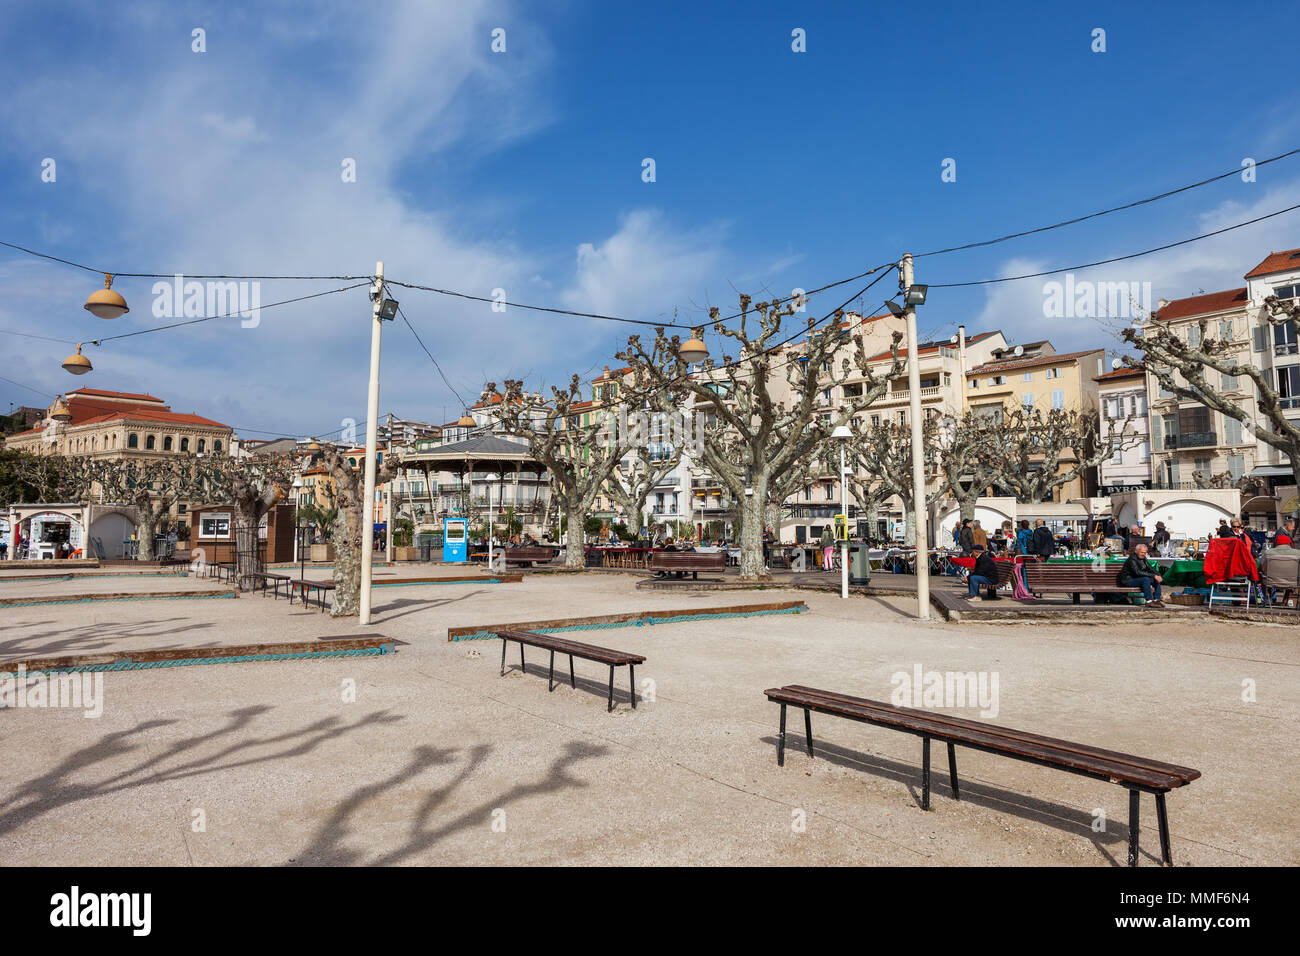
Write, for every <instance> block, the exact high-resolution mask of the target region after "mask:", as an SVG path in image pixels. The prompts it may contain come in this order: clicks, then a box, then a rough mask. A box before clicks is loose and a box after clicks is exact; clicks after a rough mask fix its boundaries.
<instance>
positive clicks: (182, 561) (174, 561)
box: [158, 554, 190, 574]
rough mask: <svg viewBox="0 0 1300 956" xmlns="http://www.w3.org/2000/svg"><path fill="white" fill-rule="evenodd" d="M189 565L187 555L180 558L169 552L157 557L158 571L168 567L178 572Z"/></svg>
mask: <svg viewBox="0 0 1300 956" xmlns="http://www.w3.org/2000/svg"><path fill="white" fill-rule="evenodd" d="M189 565H190V559H189V558H188V557H183V558H182V557H178V556H176V555H174V554H169V555H168V556H167V557H165V558H159V559H158V570H159V571H166V570H168V569H171V570H173V571H175V573H177V574H180V573H181V572H182V571H184V570H185V569H186V568H188V567H189Z"/></svg>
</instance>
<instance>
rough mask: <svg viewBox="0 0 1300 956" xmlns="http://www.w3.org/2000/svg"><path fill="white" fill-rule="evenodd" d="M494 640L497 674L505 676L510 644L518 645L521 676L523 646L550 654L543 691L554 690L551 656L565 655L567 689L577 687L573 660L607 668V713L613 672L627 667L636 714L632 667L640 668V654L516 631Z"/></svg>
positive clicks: (504, 632) (611, 705)
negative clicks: (497, 649)
mask: <svg viewBox="0 0 1300 956" xmlns="http://www.w3.org/2000/svg"><path fill="white" fill-rule="evenodd" d="M496 633H497V637H499V638H501V674H502V676H505V672H506V648H507V647H509V645H510V642H511V641H515V642H517V643H518V644H519V669H520V670H521V671H523V672H524V673H525V674H526V673H528V668H527V666H526V665H525V664H524V645H525V644H529V645H531V646H533V647H540V648H542V649H543V650H548V651H550V652H551V667H550V673H549V675H548V676H547V680H546V689H547V690H548V691H553V690H555V652H556V651H559V652H560V653H561V654H568V655H569V685H570V686H571V687H577V686H578V684H577V679H576V678H575V677H574V675H573V659H574V658H575V657H581V658H583V659H584V660H588V661H595V662H596V663H598V664H608V665H609V707H608V709H609V710H613V709H614V668H615V667H622V666H624V665H627V669H628V677H629V688H630V690H631V693H632V709H633V710H636V665H637V664H644V663H645V658H644V657H642V656H641V655H640V654H629V653H628V652H627V651H616V650H613V649H612V648H608V647H597V646H596V645H595V644H583V643H580V642H579V641H571V640H569V639H568V638H565V637H559V636H557V635H554V634H539V633H537V632H536V631H520V630H513V629H510V630H501V631H497V632H496Z"/></svg>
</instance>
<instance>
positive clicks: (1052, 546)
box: [1031, 518, 1056, 561]
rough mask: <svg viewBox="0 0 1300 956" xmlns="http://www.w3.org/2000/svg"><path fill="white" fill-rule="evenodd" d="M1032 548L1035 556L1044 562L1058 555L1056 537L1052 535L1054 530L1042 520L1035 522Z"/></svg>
mask: <svg viewBox="0 0 1300 956" xmlns="http://www.w3.org/2000/svg"><path fill="white" fill-rule="evenodd" d="M1031 547H1032V549H1033V552H1034V554H1036V555H1038V556H1039V557H1040V558H1042V559H1043V560H1044V561H1046V560H1047V559H1048V558H1050V557H1051V556H1052V555H1054V554H1056V536H1055V535H1053V534H1052V529H1051V528H1049V527H1047V525H1046V524H1044V523H1043V519H1042V518H1039V519H1038V520H1037V521H1036V522H1034V540H1033V543H1032V545H1031Z"/></svg>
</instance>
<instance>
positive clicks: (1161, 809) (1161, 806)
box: [1156, 793, 1174, 866]
mask: <svg viewBox="0 0 1300 956" xmlns="http://www.w3.org/2000/svg"><path fill="white" fill-rule="evenodd" d="M1156 820H1157V821H1158V822H1159V824H1160V862H1161V863H1162V864H1164V865H1165V866H1173V865H1174V855H1173V853H1172V852H1171V851H1170V849H1169V815H1168V813H1167V812H1166V811H1165V795H1164V794H1163V793H1157V794H1156Z"/></svg>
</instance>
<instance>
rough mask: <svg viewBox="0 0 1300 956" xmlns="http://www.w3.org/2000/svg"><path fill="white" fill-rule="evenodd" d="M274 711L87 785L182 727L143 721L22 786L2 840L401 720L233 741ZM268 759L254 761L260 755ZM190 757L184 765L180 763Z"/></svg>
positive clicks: (337, 722)
mask: <svg viewBox="0 0 1300 956" xmlns="http://www.w3.org/2000/svg"><path fill="white" fill-rule="evenodd" d="M273 709H274V708H272V707H269V706H266V705H256V706H250V707H241V708H239V709H238V710H234V711H231V712H230V713H229V714H228V715H227V719H226V722H225V724H224V725H222V726H221V727H218V728H217V729H215V730H213V731H211V732H210V733H206V734H199V735H197V736H193V737H188V738H185V739H182V740H177V741H174V742H172V743H169V744H168V745H167V746H166V747H164V748H163V749H162V750H161V752H159V753H158V754H156V755H154V756H144V757H143V758H142V759H140V760H139V761H138V762H137V763H136V764H135V765H134V766H131V767H129V768H128V769H126V770H122V771H119V772H116V773H111V772H110V773H107V774H106V775H105V776H104V777H103V779H100V780H97V781H92V782H82V779H80V778H84V777H85V776H86V774H87V772H88V771H91V770H92V769H94V768H95V767H96V766H97V765H101V764H105V763H106V762H107V761H109V760H112V759H114V758H118V757H122V756H124V755H127V754H130V753H132V752H133V751H141V750H142V749H143V748H144V747H145V746H146V745H147V743H148V741H147V739H146V735H147V734H148V733H149V732H150V731H154V730H158V729H159V728H163V727H168V726H171V725H173V724H176V723H178V721H177V720H174V719H173V720H162V719H155V720H146V721H142V722H140V723H138V724H136V725H135V726H134V727H132V728H130V729H128V730H122V731H115V732H113V733H110V734H107V735H105V736H103V737H101V738H100V739H99V740H97V741H95V742H94V743H92V744H89V745H87V746H85V747H81V748H79V749H78V750H75V751H73V752H72V753H71V754H69V755H68V756H67V757H65V758H64V759H63V760H61V761H60V762H59V763H58V764H56V765H55V766H53V767H51V768H50V769H49V770H48V771H46V772H45V773H43V774H41V775H40V776H38V777H36V778H34V779H32V780H30V781H28V782H26V783H23V784H20V785H19V786H17V787H16V788H15V789H14V790H13V791H12V792H11V793H10V794H9V795H7V796H3V797H0V836H2V835H4V834H6V833H9V832H12V831H14V830H16V829H18V828H20V827H22V826H25V825H27V824H28V823H30V822H32V821H33V820H35V819H37V818H38V817H40V816H42V815H43V814H46V813H50V812H52V811H55V810H59V809H61V808H63V807H66V806H69V805H70V804H74V803H77V802H80V801H83V800H93V799H96V798H98V797H104V796H109V795H111V794H114V793H118V792H122V791H127V790H133V789H136V788H137V787H143V786H148V785H151V784H159V783H167V782H170V781H174V780H183V779H186V778H189V777H196V776H204V775H208V774H217V773H222V772H224V771H227V770H233V769H235V768H238V767H248V766H252V765H255V764H263V763H270V762H272V761H278V760H284V759H287V758H291V757H296V756H302V755H304V754H307V753H309V752H311V751H312V750H314V749H316V748H317V747H319V746H320V745H322V744H324V743H326V742H328V741H332V740H335V739H337V738H338V737H340V736H342V735H344V734H349V733H352V732H354V731H357V730H362V729H364V728H367V727H372V726H377V725H382V724H389V723H394V722H396V721H399V720H402V719H403V718H402V717H401V716H399V715H396V714H390V713H388V712H387V711H376V712H372V713H370V714H366V715H365V716H363V717H360V718H359V719H357V720H355V721H353V722H351V723H345V722H344V721H343V720H342V719H340V718H338V717H327V718H322V719H321V720H317V721H314V722H312V723H310V724H306V725H304V726H302V727H299V728H297V729H295V730H288V731H284V732H281V733H274V734H268V735H265V736H250V737H247V738H246V739H243V740H234V739H233V735H235V734H240V733H247V732H248V731H249V730H250V728H251V726H252V724H253V722H254V721H255V720H256V719H257V718H258V717H261V716H263V715H265V714H267V713H269V712H270V711H272V710H273ZM225 739H229V740H230V742H229V743H228V744H227V745H226V746H224V747H222V748H221V749H219V750H217V751H216V752H215V753H211V752H208V753H203V754H202V755H199V754H198V749H199V748H201V747H204V746H205V745H209V744H213V743H220V742H221V741H222V740H225ZM268 747H269V748H273V749H272V750H271V751H270V752H267V753H260V754H255V753H254V751H255V750H258V749H262V748H268ZM182 758H185V759H182Z"/></svg>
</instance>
